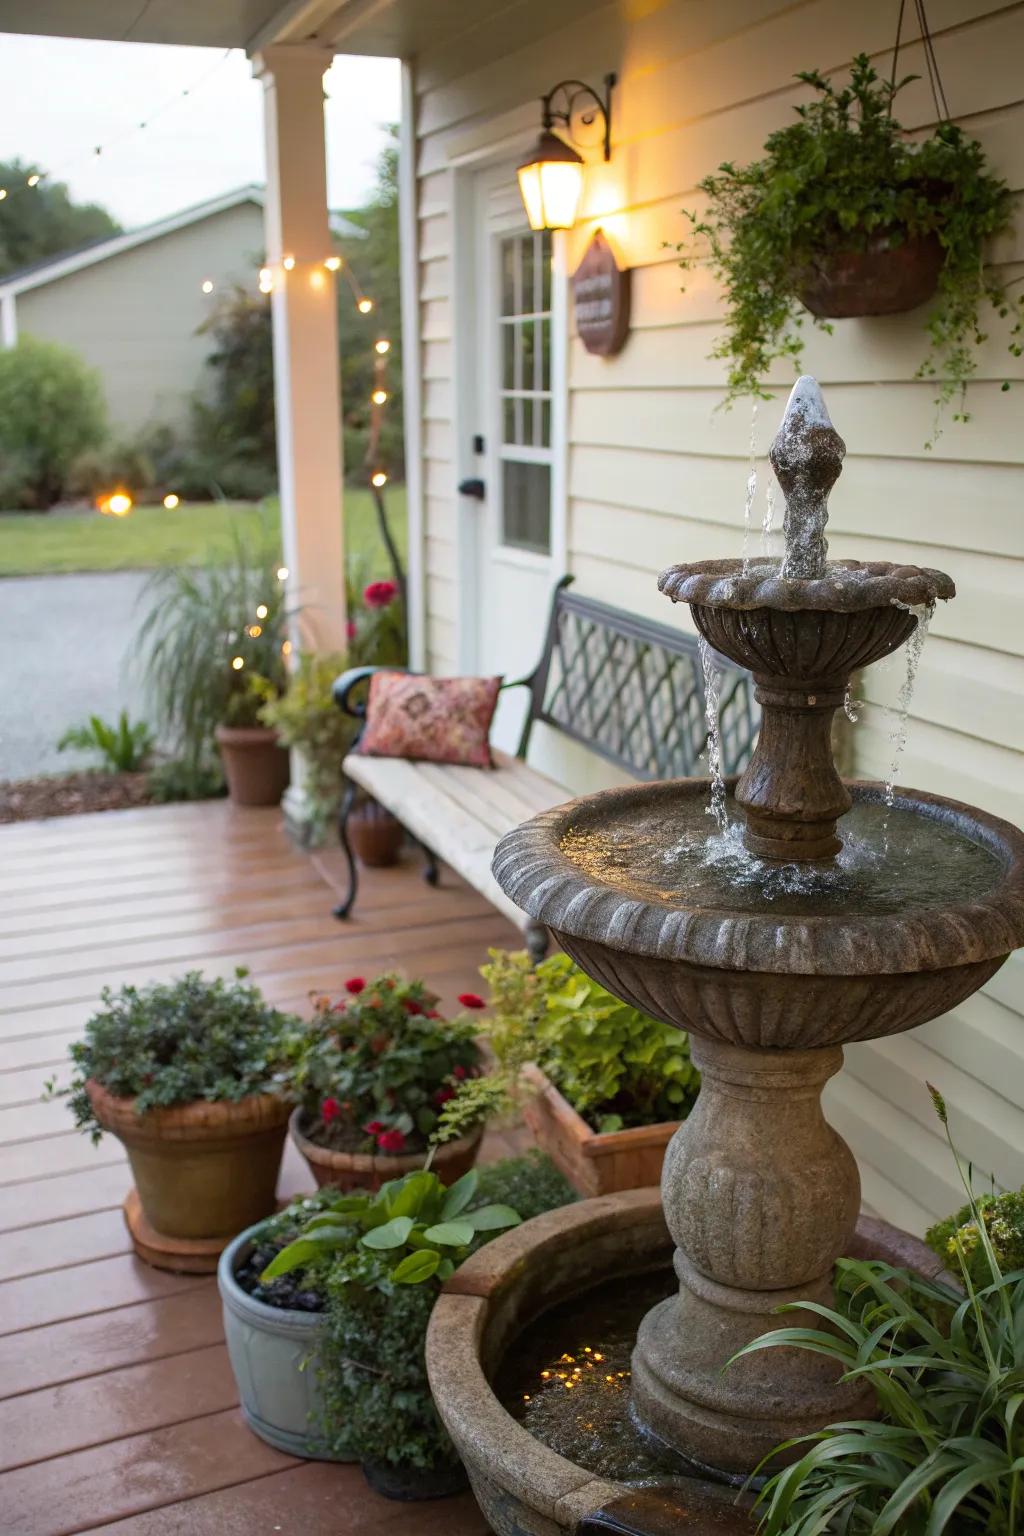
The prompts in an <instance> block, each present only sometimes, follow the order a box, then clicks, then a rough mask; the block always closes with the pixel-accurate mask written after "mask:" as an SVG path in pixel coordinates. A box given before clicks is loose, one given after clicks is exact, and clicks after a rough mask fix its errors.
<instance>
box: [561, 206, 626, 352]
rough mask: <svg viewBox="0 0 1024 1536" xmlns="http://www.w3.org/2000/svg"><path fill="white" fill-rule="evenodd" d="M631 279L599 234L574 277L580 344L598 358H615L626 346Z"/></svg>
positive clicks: (573, 286)
mask: <svg viewBox="0 0 1024 1536" xmlns="http://www.w3.org/2000/svg"><path fill="white" fill-rule="evenodd" d="M631 276H632V274H631V272H630V270H629V268H628V267H625V268H622V267H620V266H619V264H618V262H617V261H616V260H615V253H614V251H613V250H612V248H611V246H610V245H609V244H608V241H607V240H606V239H605V237H604V234H603V233H602V231H601V230H597V231H596V232H595V234H594V238H593V239H592V240H591V242H590V244H589V245H588V246H587V249H586V251H585V253H584V256H583V260H582V261H581V262H580V264H579V266H578V267H577V268H576V271H575V272H574V273H573V279H572V291H573V298H574V300H575V303H576V329H577V331H578V332H579V337H580V340H581V341H582V343H583V345H584V346H585V347H586V349H587V351H588V352H594V353H596V354H597V356H598V357H614V356H615V354H616V352H621V351H622V348H623V347H624V346H625V344H626V337H627V336H628V335H629V299H630V287H631V283H630V278H631Z"/></svg>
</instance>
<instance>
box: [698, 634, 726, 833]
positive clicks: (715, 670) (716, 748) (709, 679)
mask: <svg viewBox="0 0 1024 1536" xmlns="http://www.w3.org/2000/svg"><path fill="white" fill-rule="evenodd" d="M697 648H698V650H699V651H700V664H701V667H702V668H703V671H704V718H705V719H706V721H707V725H708V769H709V771H710V774H711V796H710V801H709V803H708V805H707V807H706V810H707V814H708V815H709V816H713V817H714V818H715V825H716V826H717V828H718V830H719V832H724V831H725V828H726V825H727V822H728V817H727V816H726V812H725V779H724V778H723V776H722V736H721V732H720V730H719V728H718V704H719V700H720V698H721V693H722V673H721V669H720V667H719V665H718V662H717V661H716V659H715V653H714V651H713V650H712V649H711V647H710V645H709V644H708V642H707V641H706V640H705V638H704V636H703V635H701V636H700V637H699V638H698V641H697Z"/></svg>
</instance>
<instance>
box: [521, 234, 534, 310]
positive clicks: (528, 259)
mask: <svg viewBox="0 0 1024 1536" xmlns="http://www.w3.org/2000/svg"><path fill="white" fill-rule="evenodd" d="M519 247H520V251H521V252H522V262H523V303H522V312H523V314H524V315H529V314H532V313H533V309H534V302H533V269H534V248H533V236H532V235H521V236H520V239H519Z"/></svg>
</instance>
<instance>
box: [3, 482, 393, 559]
mask: <svg viewBox="0 0 1024 1536" xmlns="http://www.w3.org/2000/svg"><path fill="white" fill-rule="evenodd" d="M387 508H388V520H389V522H390V524H391V529H392V532H393V533H394V536H395V541H396V543H397V544H398V547H399V549H400V550H401V551H402V554H403V555H404V554H405V548H406V524H405V487H404V486H397V487H395V488H394V489H393V490H389V491H388V493H387ZM276 520H277V503H276V501H268V502H266V503H265V504H264V505H263V506H262V507H257V506H252V505H248V504H246V503H244V502H195V503H192V504H190V505H185V506H181V507H177V508H176V509H175V510H174V511H173V512H168V511H167V510H166V509H165V508H164V507H162V506H156V507H137V508H136V509H135V511H133V512H132V513H130V514H129V516H128V517H103V516H101V514H100V513H99V512H47V513H32V512H9V513H3V514H0V576H42V575H46V574H47V573H50V572H55V571H58V572H59V571H65V572H66V571H129V570H150V569H152V568H154V567H156V566H159V565H207V564H210V563H211V562H214V561H217V560H220V559H223V558H224V556H225V555H226V554H227V552H228V551H229V549H230V546H231V530H232V528H234V527H238V528H240V529H241V530H242V533H243V535H245V534H246V533H247V532H248V534H249V535H250V536H252V535H255V534H256V533H257V531H258V529H259V527H260V524H261V522H264V523H267V522H268V523H269V524H270V526H274V524H275V523H276ZM345 548H346V551H347V553H348V557H349V560H350V561H355V562H356V563H357V564H358V565H359V566H360V567H362V566H363V565H364V563H365V570H366V575H367V576H386V575H387V574H388V564H387V556H386V554H385V551H384V546H383V543H382V542H381V538H380V534H379V532H378V529H377V520H376V515H375V513H374V509H373V503H372V501H371V499H370V493H369V491H367V490H363V489H362V488H361V487H359V488H356V489H351V490H346V491H345Z"/></svg>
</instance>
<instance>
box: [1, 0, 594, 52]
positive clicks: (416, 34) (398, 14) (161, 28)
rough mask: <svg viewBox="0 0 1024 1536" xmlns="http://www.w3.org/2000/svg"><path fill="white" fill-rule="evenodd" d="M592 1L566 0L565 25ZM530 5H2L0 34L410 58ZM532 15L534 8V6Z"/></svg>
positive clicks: (124, 1)
mask: <svg viewBox="0 0 1024 1536" xmlns="http://www.w3.org/2000/svg"><path fill="white" fill-rule="evenodd" d="M589 3H590V0H563V4H564V5H565V11H566V19H567V20H568V19H571V17H572V16H573V15H575V14H577V13H579V12H581V11H583V10H585V9H586V5H587V4H589ZM531 5H532V0H475V3H474V4H473V5H472V6H468V5H467V4H466V0H216V3H215V4H211V3H210V0H148V3H147V4H140V0H0V31H3V32H24V33H33V34H35V35H37V36H44V37H87V38H100V39H103V40H105V41H110V42H133V43H178V44H191V45H194V46H200V47H202V46H205V47H209V48H245V49H246V50H247V51H248V52H250V53H252V52H255V51H256V50H257V49H259V48H261V47H263V46H265V45H266V44H267V43H271V42H290V43H298V42H305V41H312V40H316V41H318V42H320V43H323V44H325V45H327V46H330V47H333V48H334V49H335V50H336V51H337V52H339V53H356V54H375V55H381V56H385V57H393V58H414V57H415V56H416V55H417V54H418V53H419V52H420V51H421V50H422V48H423V47H424V46H425V45H426V44H428V43H429V45H430V47H431V48H432V49H436V48H437V47H438V46H441V47H443V46H444V45H445V44H446V43H448V42H450V41H453V40H454V39H455V38H456V37H465V36H466V34H469V33H477V34H478V35H480V37H481V38H482V39H485V38H486V35H487V29H488V27H489V26H490V24H491V23H492V22H493V21H495V20H496V19H497V18H498V17H501V18H502V20H503V21H504V22H505V23H506V24H508V23H509V22H510V21H514V17H515V13H516V12H517V11H522V12H523V13H524V16H525V14H526V12H527V11H528V10H529V9H530V8H531ZM533 8H534V9H535V6H534V7H533Z"/></svg>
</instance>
